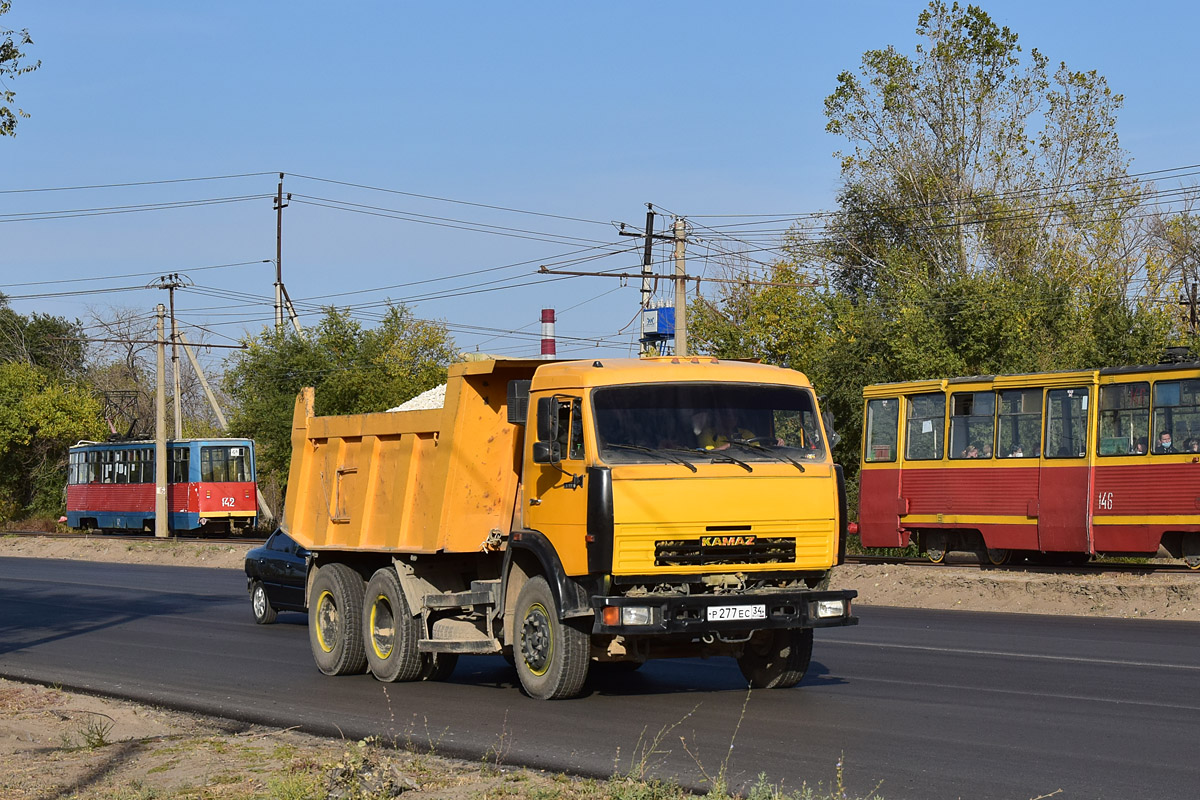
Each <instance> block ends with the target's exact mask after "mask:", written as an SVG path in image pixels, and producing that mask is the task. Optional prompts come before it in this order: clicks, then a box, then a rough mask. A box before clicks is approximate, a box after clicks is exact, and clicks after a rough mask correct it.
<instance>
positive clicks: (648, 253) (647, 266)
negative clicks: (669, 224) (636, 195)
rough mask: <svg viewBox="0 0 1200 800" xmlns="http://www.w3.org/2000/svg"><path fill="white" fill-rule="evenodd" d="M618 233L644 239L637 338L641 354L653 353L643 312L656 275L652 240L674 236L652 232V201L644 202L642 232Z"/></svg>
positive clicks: (623, 231)
mask: <svg viewBox="0 0 1200 800" xmlns="http://www.w3.org/2000/svg"><path fill="white" fill-rule="evenodd" d="M621 227H622V228H624V223H622V226H621ZM619 235H621V236H635V237H644V238H645V240H646V243H645V247H643V249H642V274H641V278H642V306H641V308H642V315H641V316H642V318H641V321H640V322H641V328H640V330H641V338H640V339H639V341H640V342H641V344H642V353H643V355H645V354H647V353H655V352H656V350H657V348H656V347H654V346H653V345H652V344H651V341H652V338H651V337H650V336H649V335H648V334H647V332H646V313H645V312H646V311H647V310H649V308H650V296H651V295H652V294H653V286H654V284H653V281H654V279H655V277H656V276H655V275H654V274H653V272H652V270H651V267H652V265H653V262H654V240H655V239H662V240H667V241H669V240H672V239H673V238H674V237H673V236H668V235H665V234H657V233H655V232H654V204H653V203H646V230H645V232H644V233H633V232H630V231H625V230H621V231H620V232H619Z"/></svg>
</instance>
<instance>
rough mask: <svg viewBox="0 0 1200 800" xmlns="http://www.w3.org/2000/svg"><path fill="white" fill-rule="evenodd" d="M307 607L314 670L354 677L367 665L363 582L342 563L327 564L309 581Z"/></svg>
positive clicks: (309, 640) (360, 577)
mask: <svg viewBox="0 0 1200 800" xmlns="http://www.w3.org/2000/svg"><path fill="white" fill-rule="evenodd" d="M312 597H313V598H314V599H313V601H312V603H311V604H310V605H309V607H308V642H309V645H310V646H311V647H312V653H313V660H314V661H316V662H317V668H318V669H320V670H321V672H324V673H325V674H326V675H354V674H358V673H361V672H362V671H363V669H364V668H365V667H366V666H367V659H366V656H365V655H364V654H363V638H362V635H361V634H360V632H359V620H360V619H362V606H363V580H362V576H360V575H359V574H358V573H357V572H355V571H354V570H352V569H350V568H349V567H347V566H346V565H345V564H329V565H327V566H324V567H321V568H320V570H318V571H317V577H316V578H314V579H313V586H312Z"/></svg>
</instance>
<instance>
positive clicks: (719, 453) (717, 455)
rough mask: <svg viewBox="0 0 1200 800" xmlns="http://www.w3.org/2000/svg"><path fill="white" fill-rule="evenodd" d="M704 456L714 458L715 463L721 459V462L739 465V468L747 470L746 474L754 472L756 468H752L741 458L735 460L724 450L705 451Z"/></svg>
mask: <svg viewBox="0 0 1200 800" xmlns="http://www.w3.org/2000/svg"><path fill="white" fill-rule="evenodd" d="M704 455H706V456H712V459H713V462H714V463H715V462H716V461H717V459H720V460H721V461H728V462H729V463H731V464H737V465H738V466H739V467H742V468H743V469H745V470H746V472H754V467H752V466H750V465H749V464H747V463H746V462H745V461H742V460H741V459H740V458H734V457H733V456H731V455H729V453H726V452H725V451H724V450H705V451H704Z"/></svg>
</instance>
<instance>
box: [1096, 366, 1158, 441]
mask: <svg viewBox="0 0 1200 800" xmlns="http://www.w3.org/2000/svg"><path fill="white" fill-rule="evenodd" d="M1149 431H1150V384H1148V383H1114V384H1111V385H1109V386H1101V387H1100V440H1099V448H1098V450H1097V452H1098V453H1099V454H1100V455H1102V456H1124V455H1145V454H1146V453H1147V452H1148V451H1149V441H1150V440H1149V438H1148V437H1149Z"/></svg>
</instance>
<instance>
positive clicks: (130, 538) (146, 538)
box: [0, 531, 267, 547]
mask: <svg viewBox="0 0 1200 800" xmlns="http://www.w3.org/2000/svg"><path fill="white" fill-rule="evenodd" d="M0 535H3V536H21V537H39V536H40V537H45V538H50V539H79V540H92V541H97V542H156V541H163V542H192V543H196V544H246V545H250V546H252V547H257V546H258V545H260V544H263V543H264V542H266V541H267V539H266V537H261V538H260V537H253V536H223V537H220V538H211V539H210V538H206V537H203V536H170V537H167V538H166V539H158V538H157V537H155V536H154V534H152V533H132V534H131V533H96V532H87V533H73V532H72V533H60V532H57V531H55V532H52V533H47V532H46V531H4V533H3V534H0Z"/></svg>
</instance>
